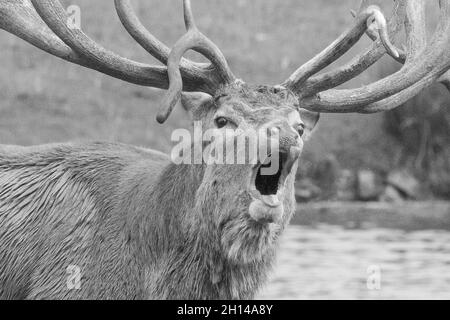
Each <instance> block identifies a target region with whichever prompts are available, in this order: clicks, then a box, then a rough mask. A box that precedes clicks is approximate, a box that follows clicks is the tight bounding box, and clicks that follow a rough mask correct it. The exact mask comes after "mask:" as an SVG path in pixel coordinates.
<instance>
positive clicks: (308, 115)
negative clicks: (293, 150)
mask: <svg viewBox="0 0 450 320" xmlns="http://www.w3.org/2000/svg"><path fill="white" fill-rule="evenodd" d="M299 113H300V118H301V119H302V121H303V123H304V124H305V133H304V134H303V140H305V141H306V140H308V139H309V138H310V137H311V134H312V132H313V130H314V128H315V127H316V125H317V122H319V119H320V113H319V112H313V111H309V110H306V109H302V108H300V109H299Z"/></svg>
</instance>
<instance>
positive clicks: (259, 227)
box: [0, 0, 450, 299]
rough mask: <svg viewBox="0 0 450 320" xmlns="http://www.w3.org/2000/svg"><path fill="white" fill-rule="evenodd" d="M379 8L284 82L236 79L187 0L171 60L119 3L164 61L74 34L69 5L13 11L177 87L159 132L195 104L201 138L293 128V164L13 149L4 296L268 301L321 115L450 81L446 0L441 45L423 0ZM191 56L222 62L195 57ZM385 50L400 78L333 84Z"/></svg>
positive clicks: (78, 54) (62, 51)
mask: <svg viewBox="0 0 450 320" xmlns="http://www.w3.org/2000/svg"><path fill="white" fill-rule="evenodd" d="M366 2H367V1H363V3H362V5H361V7H360V10H359V11H358V12H354V16H355V21H354V25H353V26H352V27H351V28H350V29H349V30H348V31H346V32H344V33H343V34H342V35H341V36H340V37H339V38H338V39H337V40H336V41H334V42H333V43H332V44H331V45H330V46H328V47H327V48H326V49H324V50H323V51H322V52H321V53H319V54H318V55H317V56H315V57H314V58H312V59H311V60H310V61H308V62H307V63H305V64H304V65H303V66H301V67H300V68H299V69H298V70H296V71H295V72H294V73H293V74H292V76H290V77H289V78H288V79H287V80H286V81H285V82H283V83H282V84H280V85H276V86H254V85H249V84H246V83H244V82H243V81H241V80H238V79H237V78H236V77H235V76H234V74H233V73H232V72H231V71H230V69H229V67H228V65H227V62H226V60H225V58H224V56H223V54H222V53H221V52H220V51H219V49H218V48H217V46H216V45H215V44H214V43H213V42H211V40H209V39H208V38H207V37H206V36H205V35H203V34H202V33H200V31H199V30H198V29H197V27H196V25H195V22H194V19H193V15H192V11H191V7H190V1H189V0H184V19H185V24H186V28H187V33H186V34H185V35H184V36H183V37H182V38H181V39H180V40H179V41H178V42H176V44H175V45H174V47H173V49H172V50H170V49H169V48H168V47H166V46H165V45H164V44H163V43H162V42H160V41H159V40H158V39H157V38H155V37H154V36H153V35H152V34H151V33H150V32H149V31H148V30H146V29H145V28H144V26H143V25H142V24H141V23H140V21H139V20H138V18H137V16H136V15H135V13H134V12H133V10H132V7H131V5H130V3H129V1H128V0H116V1H115V6H116V10H117V13H118V15H119V18H120V20H121V22H122V23H123V25H124V26H125V28H126V30H127V31H128V32H129V33H130V34H131V36H132V37H133V38H134V39H135V40H136V41H137V42H138V43H139V44H140V45H141V46H143V47H144V48H145V49H146V50H147V51H148V52H149V53H150V54H151V55H152V56H153V57H155V58H156V59H158V60H159V61H160V62H162V63H163V64H164V65H165V66H151V65H146V64H142V63H138V62H135V61H132V60H129V59H126V58H124V57H121V56H119V55H117V54H115V53H113V52H110V51H108V50H106V49H104V48H103V47H101V46H100V45H99V44H97V43H96V42H94V41H93V40H92V39H91V38H89V37H88V36H87V35H86V34H85V33H83V32H82V31H81V30H80V29H78V28H73V27H72V28H71V27H70V26H69V25H68V23H67V22H68V16H67V14H66V11H65V10H64V8H63V7H62V6H61V4H60V3H59V1H57V0H0V27H1V28H2V29H4V30H6V31H7V32H10V33H12V34H14V35H16V36H18V37H20V38H22V39H23V40H25V41H27V42H29V43H31V44H33V45H34V46H36V47H38V48H40V49H42V50H44V51H46V52H48V53H50V54H52V55H55V56H57V57H59V58H62V59H64V60H67V61H69V62H72V63H76V64H79V65H81V66H84V67H87V68H91V69H95V70H97V71H99V72H102V73H105V74H107V75H110V76H112V77H115V78H118V79H121V80H124V81H127V82H131V83H134V84H137V85H143V86H149V87H155V88H160V89H168V92H167V96H166V98H165V100H164V103H163V104H162V106H161V109H160V111H159V113H158V117H157V120H158V121H159V122H161V123H162V122H164V121H165V120H166V119H167V117H168V116H169V114H170V113H171V111H172V109H173V107H174V106H175V105H176V104H177V102H178V101H179V100H181V101H182V104H183V105H184V107H185V108H186V109H187V110H188V112H189V114H190V115H191V117H192V119H193V121H201V123H202V126H203V129H210V128H215V130H217V131H218V132H221V131H225V130H226V129H243V130H247V129H255V130H256V129H260V128H266V129H267V128H269V129H270V128H276V129H277V130H276V131H277V132H278V133H279V136H278V137H279V139H278V140H279V144H278V148H277V149H276V150H272V152H276V153H278V155H279V157H278V159H279V168H278V171H277V172H276V173H273V174H272V175H263V174H262V173H261V169H262V167H263V166H267V165H269V164H270V163H269V162H267V161H266V160H267V159H259V162H257V164H256V165H255V164H250V163H247V164H239V165H229V164H214V163H213V164H210V163H205V162H202V163H199V164H175V163H173V162H172V161H171V160H170V158H169V157H168V156H166V155H164V154H162V153H159V152H156V151H152V150H147V149H143V148H138V147H133V146H126V145H121V144H116V143H88V144H59V145H47V146H40V147H30V148H24V147H16V146H0V226H1V228H0V297H1V298H9V299H22V298H26V299H40V298H48V299H85V298H86V299H144V298H148V299H229V298H236V299H242V298H252V297H254V296H255V294H256V292H257V290H258V289H259V288H260V287H261V285H262V284H263V283H264V281H265V279H266V275H267V272H268V271H269V270H270V268H271V265H272V264H273V261H274V257H275V251H276V248H277V243H278V239H279V236H280V234H281V233H282V232H283V229H284V228H285V227H286V225H287V224H288V222H289V220H290V218H291V216H292V214H293V212H294V208H295V201H294V194H293V186H294V177H295V172H296V169H297V160H298V157H299V155H300V151H301V149H302V147H303V140H304V138H305V137H307V136H308V135H309V134H310V132H311V130H312V128H313V127H314V125H315V124H316V122H317V120H318V115H319V113H321V112H358V113H374V112H379V111H385V110H389V109H392V108H395V107H396V106H398V105H400V104H402V103H403V102H405V101H406V100H408V99H409V98H411V97H413V96H414V95H416V94H417V93H418V92H419V91H421V90H422V89H423V88H425V87H427V86H429V85H431V84H432V83H433V82H436V81H441V82H442V83H444V84H446V85H447V86H448V84H449V81H450V77H449V75H448V74H446V72H447V71H448V69H449V68H450V45H449V43H450V0H441V1H439V5H440V12H441V13H440V18H439V24H438V26H437V29H436V31H435V33H434V35H433V37H432V38H431V39H430V40H429V41H427V37H426V32H425V17H424V12H425V0H397V1H395V2H394V11H393V14H392V17H391V18H390V19H389V21H386V20H385V18H384V16H383V14H382V13H381V11H380V9H379V8H378V7H376V6H373V5H368V4H367V3H366ZM373 26H375V27H376V28H373ZM403 26H404V28H405V31H406V45H405V47H404V48H403V49H402V50H400V49H397V48H396V47H395V46H394V44H393V43H395V42H393V43H392V42H391V41H390V40H389V38H391V39H394V36H396V35H397V34H399V32H400V31H401V30H402V28H403ZM365 33H367V34H368V35H369V36H370V37H371V38H372V39H373V43H372V45H371V46H370V47H369V48H368V49H367V50H365V51H364V52H363V53H362V54H360V55H358V56H357V57H355V58H354V59H353V60H351V61H350V62H348V63H347V64H345V65H343V66H341V67H338V68H337V69H335V70H331V71H328V72H325V73H321V74H317V73H318V72H319V71H321V70H322V69H324V68H325V67H326V66H328V65H329V64H331V63H332V62H334V61H335V60H337V59H338V58H339V57H341V56H342V55H343V54H344V53H345V52H347V51H348V50H349V49H350V48H351V47H352V46H353V45H354V44H355V43H356V42H357V41H358V40H359V39H360V38H361V37H362V36H363V35H364V34H365ZM188 50H194V51H197V52H199V53H200V54H202V55H204V56H205V57H206V58H207V59H208V60H209V61H210V63H197V62H193V61H191V60H188V59H186V58H183V55H184V53H185V52H186V51H188ZM386 53H387V54H389V55H391V56H392V57H393V58H395V59H396V60H398V61H400V62H401V63H403V68H402V69H401V70H400V71H398V72H397V73H395V74H392V75H390V76H388V77H386V78H384V79H381V80H379V81H377V82H374V83H371V84H369V85H366V86H363V87H361V88H357V89H347V90H343V89H333V88H334V87H336V86H338V85H340V84H342V83H344V82H346V81H348V80H350V79H352V78H353V77H355V76H357V75H358V74H360V73H362V72H363V71H364V70H366V69H367V68H368V67H369V66H371V65H372V64H373V63H375V62H376V61H377V60H379V59H380V58H381V57H382V56H383V55H384V54H386ZM182 92H184V93H183V94H182ZM190 92H191V93H190ZM269 131H270V130H268V131H267V132H269ZM272 132H273V131H272ZM267 139H269V134H267ZM271 159H272V158H271ZM262 163H263V164H262ZM70 266H76V268H78V269H77V270H76V271H78V272H79V273H80V275H81V278H80V280H81V281H80V283H79V284H80V286H79V287H78V288H76V289H74V290H72V289H73V288H72V289H71V288H68V283H67V277H68V274H67V270H68V267H70Z"/></svg>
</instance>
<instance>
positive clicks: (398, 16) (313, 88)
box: [297, 1, 406, 97]
mask: <svg viewBox="0 0 450 320" xmlns="http://www.w3.org/2000/svg"><path fill="white" fill-rule="evenodd" d="M404 20H405V2H404V1H396V2H395V6H394V10H393V16H392V17H391V19H389V25H388V32H389V37H390V38H392V37H394V36H395V35H396V34H397V33H398V32H400V30H401V29H402V27H403V23H404ZM385 53H386V48H385V46H384V45H383V44H382V42H381V41H380V40H379V39H378V40H377V41H376V42H374V43H373V44H372V45H371V46H370V47H368V48H366V49H365V50H364V51H363V52H362V53H361V54H359V55H357V56H356V57H354V58H353V59H352V60H350V61H349V62H348V63H346V64H344V65H342V66H340V67H339V68H337V69H334V70H331V71H328V72H325V73H322V74H318V75H315V76H312V77H311V78H309V79H307V80H306V81H305V83H304V85H303V86H302V87H301V91H298V92H297V93H298V94H299V95H300V97H309V96H312V95H314V94H316V93H318V92H320V91H325V90H328V89H331V88H334V87H337V86H339V85H341V84H343V83H345V82H347V81H349V80H350V79H352V78H354V77H356V76H358V75H359V74H361V73H362V72H363V71H365V70H366V69H367V68H369V67H370V66H371V65H373V64H374V63H375V62H377V61H378V60H379V59H380V58H381V57H382V56H384V54H385ZM399 54H400V59H403V60H402V62H403V63H404V62H405V61H404V60H405V58H406V55H405V54H404V53H403V52H402V53H400V52H399Z"/></svg>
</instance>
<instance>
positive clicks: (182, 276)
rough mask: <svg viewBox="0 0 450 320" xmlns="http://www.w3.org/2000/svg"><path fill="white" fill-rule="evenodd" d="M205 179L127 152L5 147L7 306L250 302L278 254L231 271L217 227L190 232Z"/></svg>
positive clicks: (3, 287) (2, 277)
mask: <svg viewBox="0 0 450 320" xmlns="http://www.w3.org/2000/svg"><path fill="white" fill-rule="evenodd" d="M202 174H203V169H202V166H201V165H200V166H189V165H186V166H183V165H181V166H176V165H173V164H171V163H170V161H169V158H168V157H167V156H165V155H164V154H162V153H159V152H156V151H151V150H144V149H141V148H135V147H130V146H125V145H120V144H112V143H92V144H86V145H77V144H66V145H52V146H43V147H37V148H36V147H35V148H20V147H8V146H2V147H0V226H1V228H0V243H1V246H0V261H2V264H1V266H0V298H16V299H17V298H29V299H35V298H47V299H48V298H50V299H51V298H56V299H67V298H69V299H70V298H74V299H77V298H85V299H86V298H89V299H96V298H103V299H104V298H108V299H114V298H119V299H133V298H138V299H144V298H150V299H165V298H175V299H176V298H191V299H208V298H209V299H214V298H251V297H252V296H253V295H254V293H255V291H256V289H257V288H258V287H259V285H260V284H261V282H262V280H263V278H264V277H265V272H266V271H267V269H268V267H269V266H270V263H271V261H272V259H273V249H274V247H271V248H269V250H265V253H264V254H262V255H261V257H260V258H259V259H257V260H255V261H254V262H252V263H248V264H242V265H239V264H236V265H233V264H230V263H228V262H226V259H224V257H223V255H222V254H221V249H220V239H219V235H218V234H217V233H216V232H215V230H210V228H209V227H213V226H212V225H210V226H207V224H208V223H212V221H203V224H205V228H195V229H190V228H189V227H190V226H192V225H191V223H189V221H195V218H194V217H195V216H196V214H198V212H197V213H196V212H194V211H195V210H198V207H197V208H196V201H200V202H201V201H202V199H203V198H204V197H196V192H197V189H198V188H199V187H200V183H201V181H202ZM204 196H206V195H204ZM210 201H211V203H209V204H204V205H203V206H202V209H204V210H208V208H212V207H216V206H220V205H218V204H216V203H214V197H211V199H210ZM292 208H293V206H292ZM210 214H212V212H207V211H205V212H204V214H202V216H203V217H206V216H208V215H210ZM194 225H195V223H194ZM236 240H237V239H236ZM70 265H75V266H78V267H79V268H80V270H81V276H82V277H81V286H80V289H79V290H69V287H68V286H67V285H68V281H69V280H70V274H69V273H68V272H67V266H70Z"/></svg>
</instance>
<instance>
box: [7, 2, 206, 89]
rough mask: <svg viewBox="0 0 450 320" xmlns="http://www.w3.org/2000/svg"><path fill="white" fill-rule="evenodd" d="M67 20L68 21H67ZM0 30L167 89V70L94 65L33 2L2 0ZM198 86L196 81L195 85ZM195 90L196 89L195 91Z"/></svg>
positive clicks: (60, 54) (78, 61)
mask: <svg viewBox="0 0 450 320" xmlns="http://www.w3.org/2000/svg"><path fill="white" fill-rule="evenodd" d="M65 21H67V18H66V20H65ZM0 28H1V29H3V30H5V31H7V32H9V33H12V34H14V35H16V36H17V37H19V38H21V39H23V40H25V41H27V42H29V43H30V44H32V45H34V46H36V47H38V48H39V49H41V50H44V51H45V52H48V53H50V54H52V55H54V56H57V57H59V58H61V59H64V60H66V61H69V62H72V63H75V64H78V65H81V66H84V67H87V68H90V69H95V70H97V71H100V72H102V73H105V74H108V75H110V76H112V77H116V78H118V79H121V80H124V81H127V82H131V83H134V84H138V85H144V86H153V87H158V88H165V87H167V86H168V78H167V72H166V68H165V67H157V66H149V65H146V64H141V63H137V62H134V61H127V63H128V64H129V65H130V67H129V68H128V69H126V70H122V72H112V70H111V68H105V66H104V65H97V64H94V63H92V62H91V61H90V60H89V59H86V58H85V57H84V56H82V55H80V54H79V53H78V52H76V51H75V50H73V49H72V48H71V47H70V46H68V45H67V44H66V43H64V42H63V41H62V40H61V39H60V38H58V37H57V36H56V35H55V34H54V33H53V32H52V31H51V30H50V29H49V27H48V26H47V25H46V24H45V23H44V22H43V21H42V20H41V18H40V16H39V15H38V14H37V13H36V10H35V8H34V7H33V5H32V4H31V1H30V0H14V1H0ZM198 84H199V83H198V82H197V83H196V85H198ZM192 89H194V88H192Z"/></svg>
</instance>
